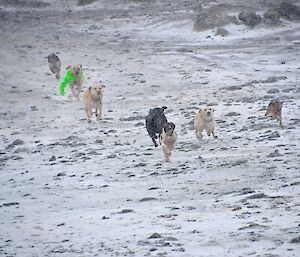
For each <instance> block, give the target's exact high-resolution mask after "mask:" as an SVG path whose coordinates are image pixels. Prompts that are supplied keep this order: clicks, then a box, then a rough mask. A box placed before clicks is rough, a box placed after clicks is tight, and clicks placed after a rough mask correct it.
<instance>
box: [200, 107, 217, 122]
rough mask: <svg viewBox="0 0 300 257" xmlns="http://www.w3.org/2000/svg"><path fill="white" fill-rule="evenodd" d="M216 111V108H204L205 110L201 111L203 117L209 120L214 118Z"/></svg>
mask: <svg viewBox="0 0 300 257" xmlns="http://www.w3.org/2000/svg"><path fill="white" fill-rule="evenodd" d="M214 111H215V110H214V108H210V107H204V108H203V109H201V110H199V112H201V114H202V116H203V117H204V118H207V119H211V118H212V117H213V114H214Z"/></svg>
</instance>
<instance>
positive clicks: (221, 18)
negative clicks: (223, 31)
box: [193, 10, 238, 31]
mask: <svg viewBox="0 0 300 257" xmlns="http://www.w3.org/2000/svg"><path fill="white" fill-rule="evenodd" d="M230 23H234V24H237V23H238V20H237V18H236V17H235V16H230V15H226V14H224V13H222V12H220V11H214V10H208V11H203V12H201V13H200V14H198V15H197V17H196V21H195V23H194V28H193V30H194V31H204V30H208V29H214V28H216V27H222V26H225V25H227V24H230Z"/></svg>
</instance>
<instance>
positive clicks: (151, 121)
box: [146, 106, 168, 147]
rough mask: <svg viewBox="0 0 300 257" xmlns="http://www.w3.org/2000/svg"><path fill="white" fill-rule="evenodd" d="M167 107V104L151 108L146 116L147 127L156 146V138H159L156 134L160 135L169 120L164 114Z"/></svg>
mask: <svg viewBox="0 0 300 257" xmlns="http://www.w3.org/2000/svg"><path fill="white" fill-rule="evenodd" d="M165 109H167V107H166V106H163V107H161V108H153V109H150V110H149V113H148V115H147V116H146V129H147V131H148V134H149V136H150V137H151V139H152V142H153V144H154V146H155V147H157V146H158V144H157V143H156V140H155V139H157V135H156V134H159V136H160V134H161V132H162V129H163V127H164V126H165V125H166V123H167V122H168V121H167V118H166V116H165V114H164V110H165Z"/></svg>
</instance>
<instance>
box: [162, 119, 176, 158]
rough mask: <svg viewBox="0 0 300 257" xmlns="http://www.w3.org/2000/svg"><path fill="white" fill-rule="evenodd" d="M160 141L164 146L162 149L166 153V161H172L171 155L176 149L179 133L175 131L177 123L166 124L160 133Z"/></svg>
mask: <svg viewBox="0 0 300 257" xmlns="http://www.w3.org/2000/svg"><path fill="white" fill-rule="evenodd" d="M159 141H160V143H161V146H162V150H163V152H164V155H165V159H166V161H167V162H168V161H170V156H171V153H172V151H173V150H174V147H175V144H176V141H177V134H176V132H175V124H174V123H173V122H168V123H166V124H165V125H164V127H163V129H162V132H161V134H160V138H159Z"/></svg>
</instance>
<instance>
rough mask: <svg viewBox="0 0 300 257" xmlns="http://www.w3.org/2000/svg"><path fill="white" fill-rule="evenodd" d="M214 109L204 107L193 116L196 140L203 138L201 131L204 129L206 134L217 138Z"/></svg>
mask: <svg viewBox="0 0 300 257" xmlns="http://www.w3.org/2000/svg"><path fill="white" fill-rule="evenodd" d="M214 111H215V110H214V109H213V108H209V107H204V108H203V109H200V110H199V111H198V112H197V114H196V117H195V120H194V128H195V133H196V137H197V138H198V140H201V139H202V138H203V135H202V131H203V130H206V131H207V135H208V136H210V135H212V136H213V137H214V138H218V137H217V136H216V135H215V132H214V130H215V119H214V115H213V113H214Z"/></svg>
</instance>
